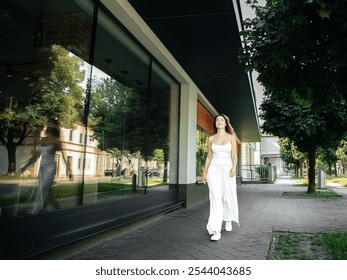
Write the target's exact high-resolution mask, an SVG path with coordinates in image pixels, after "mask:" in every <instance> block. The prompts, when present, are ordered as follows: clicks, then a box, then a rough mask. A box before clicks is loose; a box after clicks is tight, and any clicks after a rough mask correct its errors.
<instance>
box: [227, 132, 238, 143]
mask: <svg viewBox="0 0 347 280" xmlns="http://www.w3.org/2000/svg"><path fill="white" fill-rule="evenodd" d="M228 134H229V139H230V140H231V141H234V140H236V136H235V134H231V133H228Z"/></svg>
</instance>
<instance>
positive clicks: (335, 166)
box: [334, 161, 337, 177]
mask: <svg viewBox="0 0 347 280" xmlns="http://www.w3.org/2000/svg"><path fill="white" fill-rule="evenodd" d="M334 169H335V177H337V164H336V161H334Z"/></svg>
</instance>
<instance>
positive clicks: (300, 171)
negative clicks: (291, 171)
mask: <svg viewBox="0 0 347 280" xmlns="http://www.w3.org/2000/svg"><path fill="white" fill-rule="evenodd" d="M299 176H300V177H303V175H302V162H301V161H300V162H299Z"/></svg>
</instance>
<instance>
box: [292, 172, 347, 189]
mask: <svg viewBox="0 0 347 280" xmlns="http://www.w3.org/2000/svg"><path fill="white" fill-rule="evenodd" d="M293 180H294V182H295V185H294V186H307V184H308V180H307V178H299V177H293ZM325 181H326V183H328V182H331V183H336V184H339V185H341V186H343V187H347V174H341V175H338V177H335V176H334V175H333V176H330V175H326V178H325ZM316 185H317V180H316Z"/></svg>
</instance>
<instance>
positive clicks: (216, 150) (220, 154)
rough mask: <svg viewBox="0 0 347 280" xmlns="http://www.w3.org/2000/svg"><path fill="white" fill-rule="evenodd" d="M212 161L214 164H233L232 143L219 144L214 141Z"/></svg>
mask: <svg viewBox="0 0 347 280" xmlns="http://www.w3.org/2000/svg"><path fill="white" fill-rule="evenodd" d="M211 148H212V161H211V164H213V165H225V164H232V161H231V149H232V146H231V143H230V142H229V143H228V144H225V145H217V144H214V143H213V142H212V147H211Z"/></svg>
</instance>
